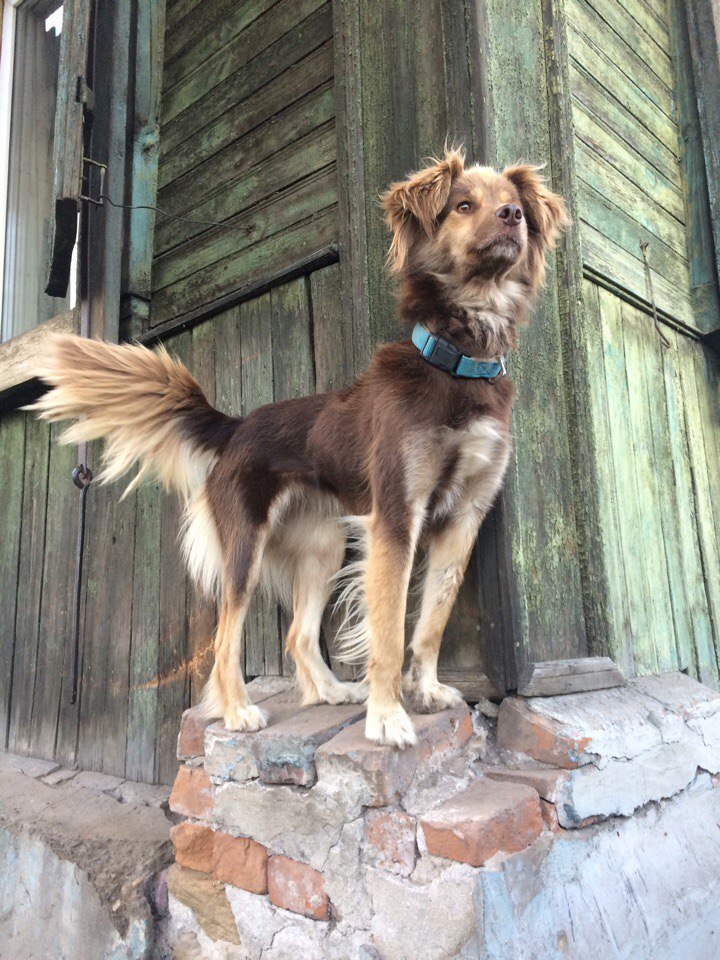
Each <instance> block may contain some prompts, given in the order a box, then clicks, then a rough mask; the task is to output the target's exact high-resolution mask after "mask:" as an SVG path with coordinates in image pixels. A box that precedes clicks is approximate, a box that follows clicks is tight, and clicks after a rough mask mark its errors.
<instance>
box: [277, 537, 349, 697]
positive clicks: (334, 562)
mask: <svg viewBox="0 0 720 960" xmlns="http://www.w3.org/2000/svg"><path fill="white" fill-rule="evenodd" d="M344 549H345V533H344V532H343V530H342V529H341V528H340V526H339V525H338V524H337V522H336V521H335V520H334V519H333V520H331V521H329V522H327V523H320V524H319V525H316V526H315V528H314V530H313V531H312V532H310V531H308V539H307V541H306V545H305V550H304V551H303V553H302V555H301V556H300V557H299V558H298V562H297V564H296V567H295V576H294V581H293V621H292V624H291V625H290V630H289V631H288V635H287V640H286V650H287V652H288V653H289V654H290V656H292V658H293V660H294V661H295V666H296V669H297V674H296V676H297V682H298V686H299V687H300V690H301V693H302V702H303V704H311V703H361V702H362V701H363V700H364V699H365V696H366V688H365V685H364V684H362V683H343V682H341V681H340V680H338V679H337V677H335V675H334V674H333V672H332V670H331V669H330V668H329V667H328V665H327V664H326V663H325V661H324V660H323V658H322V654H321V652H320V630H321V627H322V616H323V612H324V610H325V607H326V605H327V602H328V600H329V599H330V594H331V592H332V586H333V582H332V578H333V577H334V576H335V574H336V573H337V572H338V570H339V569H340V565H341V564H342V559H343V553H344Z"/></svg>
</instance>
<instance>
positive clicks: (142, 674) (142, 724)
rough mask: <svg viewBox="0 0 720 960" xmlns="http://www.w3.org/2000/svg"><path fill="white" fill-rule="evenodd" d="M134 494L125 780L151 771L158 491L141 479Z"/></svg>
mask: <svg viewBox="0 0 720 960" xmlns="http://www.w3.org/2000/svg"><path fill="white" fill-rule="evenodd" d="M136 497H137V499H136V512H135V556H134V563H133V584H132V646H131V648H130V664H129V681H130V689H129V693H128V727H127V749H126V755H125V776H127V777H129V778H130V779H131V780H142V781H144V782H153V781H154V780H155V769H156V764H155V750H156V746H155V731H156V726H157V710H158V675H157V672H158V648H159V643H160V621H159V600H160V565H161V553H160V545H161V540H160V532H161V503H162V498H163V492H162V490H161V488H160V484H159V483H143V484H142V486H140V487H139V488H138V491H137V495H136Z"/></svg>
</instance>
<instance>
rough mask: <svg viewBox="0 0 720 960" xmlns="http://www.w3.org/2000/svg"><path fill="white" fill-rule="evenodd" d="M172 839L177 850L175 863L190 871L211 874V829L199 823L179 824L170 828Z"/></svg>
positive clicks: (212, 836) (213, 837)
mask: <svg viewBox="0 0 720 960" xmlns="http://www.w3.org/2000/svg"><path fill="white" fill-rule="evenodd" d="M170 839H171V840H172V845H173V847H174V848H175V862H176V863H179V864H180V865H181V866H183V867H188V868H189V869H190V870H200V871H202V872H203V873H210V871H211V870H212V867H213V841H214V839H215V834H214V833H213V831H212V830H211V829H210V827H203V826H201V825H200V824H197V823H187V822H185V823H178V824H177V825H176V826H174V827H171V828H170Z"/></svg>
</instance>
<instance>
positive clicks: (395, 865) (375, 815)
mask: <svg viewBox="0 0 720 960" xmlns="http://www.w3.org/2000/svg"><path fill="white" fill-rule="evenodd" d="M416 830H417V821H416V819H415V817H411V816H410V814H409V813H405V812H404V811H403V810H389V811H387V812H386V811H384V810H369V811H368V815H367V824H366V833H367V840H368V844H369V845H370V855H371V859H372V861H373V864H374V865H375V866H376V867H380V868H381V869H383V870H390V871H392V872H393V873H399V874H400V875H401V876H403V877H407V876H409V875H410V874H411V873H412V872H413V870H414V868H415V858H416V856H415V855H416V843H415V834H416Z"/></svg>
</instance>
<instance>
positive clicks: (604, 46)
mask: <svg viewBox="0 0 720 960" xmlns="http://www.w3.org/2000/svg"><path fill="white" fill-rule="evenodd" d="M608 2H609V0H608ZM615 6H616V8H617V3H615ZM618 9H619V8H618ZM568 19H569V21H570V27H571V29H570V32H569V38H571V37H572V35H573V33H574V32H575V31H577V32H578V33H581V34H583V35H584V37H585V38H586V39H587V40H588V41H589V42H590V43H591V44H593V45H595V46H597V47H598V48H599V50H601V51H602V55H603V56H604V57H606V58H607V59H608V60H609V61H610V62H612V64H613V65H614V66H615V67H617V68H618V69H619V71H620V72H621V73H622V74H623V76H624V77H625V80H624V82H623V83H624V87H625V91H626V93H625V99H626V100H627V99H628V97H632V98H635V97H639V98H641V99H642V98H643V97H645V98H647V99H648V100H650V101H651V102H652V104H653V105H654V107H655V108H656V109H659V110H660V111H662V113H663V114H664V115H665V116H666V117H667V118H669V119H670V121H672V96H671V85H672V79H671V75H670V74H669V73H668V74H667V77H668V80H669V81H670V82H665V81H664V80H662V79H661V78H660V77H659V76H658V73H657V72H656V71H655V69H653V68H654V67H656V66H657V61H653V60H645V59H644V57H645V56H646V55H647V51H643V53H642V54H640V53H638V52H636V51H635V49H633V47H631V46H629V45H628V43H626V41H625V39H624V38H623V37H621V36H619V35H618V34H617V33H615V32H614V31H613V30H612V29H609V28H608V27H607V26H606V24H605V22H604V21H603V19H602V18H601V17H600V16H598V15H597V13H596V12H595V11H594V10H593V8H592V7H591V6H590V5H589V3H588V2H587V0H574V2H573V3H572V4H570V5H569V6H568ZM570 50H571V53H573V55H574V49H573V45H572V41H571V45H570Z"/></svg>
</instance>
